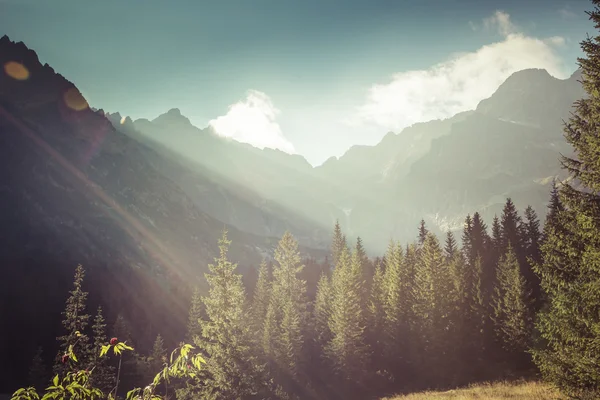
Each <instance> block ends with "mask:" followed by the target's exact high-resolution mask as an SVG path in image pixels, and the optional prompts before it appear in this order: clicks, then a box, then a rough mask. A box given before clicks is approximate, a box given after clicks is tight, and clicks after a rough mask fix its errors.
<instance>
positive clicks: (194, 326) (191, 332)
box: [185, 287, 203, 343]
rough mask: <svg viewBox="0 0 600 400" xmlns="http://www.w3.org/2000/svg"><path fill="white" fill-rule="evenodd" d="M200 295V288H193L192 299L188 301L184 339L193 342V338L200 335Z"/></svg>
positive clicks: (201, 306)
mask: <svg viewBox="0 0 600 400" xmlns="http://www.w3.org/2000/svg"><path fill="white" fill-rule="evenodd" d="M202 308H203V304H202V296H200V289H198V288H197V287H195V288H194V292H193V293H192V299H191V301H190V309H189V311H188V323H187V332H186V335H185V337H186V340H188V342H190V343H191V342H193V341H194V339H195V338H197V337H200V336H201V335H202Z"/></svg>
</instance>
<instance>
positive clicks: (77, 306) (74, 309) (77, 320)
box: [54, 264, 91, 374]
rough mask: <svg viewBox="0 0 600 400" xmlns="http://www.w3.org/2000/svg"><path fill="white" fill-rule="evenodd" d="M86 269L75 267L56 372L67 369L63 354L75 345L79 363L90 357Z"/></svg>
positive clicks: (59, 339) (87, 360)
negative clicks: (62, 360) (85, 289)
mask: <svg viewBox="0 0 600 400" xmlns="http://www.w3.org/2000/svg"><path fill="white" fill-rule="evenodd" d="M84 277H85V270H84V269H83V266H82V265H81V264H79V265H78V266H77V268H76V269H75V278H74V281H73V290H72V291H70V292H69V294H70V296H69V298H68V299H67V301H66V307H65V311H63V313H62V315H63V320H62V326H63V328H64V330H65V331H66V332H65V334H64V335H62V336H60V337H58V338H57V340H58V342H59V352H58V354H57V357H56V363H55V366H54V372H55V373H56V374H62V373H63V372H64V371H65V364H63V363H62V362H61V358H62V356H63V355H64V354H65V353H66V352H67V351H68V349H69V347H70V346H73V351H74V352H76V354H79V355H80V357H78V360H79V363H82V364H84V365H87V363H89V357H90V352H91V349H90V345H89V338H88V337H87V335H86V334H85V329H86V328H87V326H88V322H89V319H90V316H89V315H88V314H86V313H85V304H86V301H87V296H88V293H87V292H85V291H83V278H84Z"/></svg>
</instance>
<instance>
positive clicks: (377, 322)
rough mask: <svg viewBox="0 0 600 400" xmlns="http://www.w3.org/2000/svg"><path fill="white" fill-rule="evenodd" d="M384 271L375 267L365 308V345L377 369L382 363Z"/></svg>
mask: <svg viewBox="0 0 600 400" xmlns="http://www.w3.org/2000/svg"><path fill="white" fill-rule="evenodd" d="M384 279H385V278H384V270H383V266H382V263H381V262H379V263H377V264H376V265H375V274H374V275H373V283H372V285H371V290H370V292H369V303H368V308H367V316H368V320H367V321H368V323H367V343H369V346H370V347H371V350H372V352H373V361H374V365H375V366H376V367H377V366H379V365H381V363H382V362H383V356H384V351H383V350H384V348H383V340H382V334H381V333H382V332H383V331H384V327H385V325H384V324H385V308H384V307H385V301H386V288H385V281H384Z"/></svg>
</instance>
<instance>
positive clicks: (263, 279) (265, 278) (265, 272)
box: [250, 260, 271, 341]
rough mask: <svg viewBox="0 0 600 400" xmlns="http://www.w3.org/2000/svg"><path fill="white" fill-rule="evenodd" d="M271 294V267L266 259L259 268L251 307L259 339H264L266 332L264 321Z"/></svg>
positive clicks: (254, 328) (252, 322) (254, 327)
mask: <svg viewBox="0 0 600 400" xmlns="http://www.w3.org/2000/svg"><path fill="white" fill-rule="evenodd" d="M270 294H271V282H270V279H269V269H268V266H267V263H266V261H264V260H263V261H262V262H261V263H260V267H259V269H258V281H257V282H256V287H255V288H254V296H253V298H252V308H251V313H250V314H251V318H252V320H251V324H252V326H253V331H254V332H255V333H256V334H258V337H257V339H259V341H260V340H262V333H263V332H264V325H263V323H264V321H265V318H266V316H267V310H268V308H269V298H270Z"/></svg>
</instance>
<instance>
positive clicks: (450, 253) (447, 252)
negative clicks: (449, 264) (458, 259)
mask: <svg viewBox="0 0 600 400" xmlns="http://www.w3.org/2000/svg"><path fill="white" fill-rule="evenodd" d="M457 252H458V246H457V244H456V239H454V234H453V233H452V231H448V232H446V243H445V246H444V256H445V257H446V260H448V261H450V260H452V259H454V257H455V256H456V253H457Z"/></svg>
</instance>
